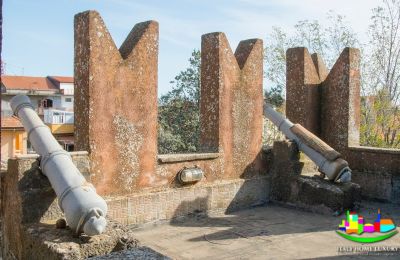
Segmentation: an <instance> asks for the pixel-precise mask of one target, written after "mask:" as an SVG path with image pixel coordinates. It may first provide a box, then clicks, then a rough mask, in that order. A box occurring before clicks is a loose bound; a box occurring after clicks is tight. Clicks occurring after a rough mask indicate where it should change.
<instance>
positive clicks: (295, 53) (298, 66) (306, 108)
mask: <svg viewBox="0 0 400 260" xmlns="http://www.w3.org/2000/svg"><path fill="white" fill-rule="evenodd" d="M286 57H287V58H286V59H287V62H286V66H287V69H286V115H287V117H288V118H289V120H291V121H292V122H293V123H298V124H301V125H302V126H304V127H305V128H307V129H308V130H309V131H311V132H312V133H314V134H316V135H319V133H320V121H319V117H320V84H321V78H320V76H319V72H320V73H321V76H322V77H324V75H323V73H325V72H324V70H323V66H325V65H322V64H323V61H322V59H321V58H320V57H319V58H318V59H317V58H314V59H312V57H311V55H310V53H309V52H308V50H307V48H304V47H298V48H290V49H288V50H287V52H286ZM314 60H315V61H314ZM314 62H318V63H317V64H318V67H317V66H316V65H315V64H314Z"/></svg>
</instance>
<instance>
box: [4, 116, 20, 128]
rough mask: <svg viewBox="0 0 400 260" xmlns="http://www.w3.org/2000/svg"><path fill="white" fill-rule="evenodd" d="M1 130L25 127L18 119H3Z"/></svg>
mask: <svg viewBox="0 0 400 260" xmlns="http://www.w3.org/2000/svg"><path fill="white" fill-rule="evenodd" d="M1 128H23V126H22V124H21V121H19V119H18V118H16V117H1Z"/></svg>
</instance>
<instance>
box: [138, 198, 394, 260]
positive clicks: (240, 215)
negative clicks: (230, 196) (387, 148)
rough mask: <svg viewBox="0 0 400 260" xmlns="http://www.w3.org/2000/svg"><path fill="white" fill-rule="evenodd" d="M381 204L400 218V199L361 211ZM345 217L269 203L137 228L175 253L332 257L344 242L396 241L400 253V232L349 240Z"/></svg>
mask: <svg viewBox="0 0 400 260" xmlns="http://www.w3.org/2000/svg"><path fill="white" fill-rule="evenodd" d="M378 208H380V209H381V213H382V218H392V219H393V220H394V222H395V223H396V225H398V224H399V223H400V206H399V205H393V204H384V203H377V202H363V204H362V206H361V208H360V210H359V211H358V213H359V214H360V215H362V216H364V217H365V218H366V222H367V223H372V222H373V221H374V220H375V219H376V213H377V210H378ZM344 218H345V214H342V215H340V216H330V215H320V214H314V213H310V212H304V211H300V210H296V209H292V208H286V207H282V206H278V205H275V204H268V205H266V206H264V207H256V208H252V209H247V210H242V211H239V212H236V213H234V214H230V215H225V214H223V213H214V214H210V215H207V216H205V215H194V216H190V217H185V218H181V219H176V220H174V221H172V222H169V223H164V224H158V225H152V226H147V227H144V228H138V229H136V230H135V233H136V236H137V238H138V239H139V240H140V241H141V243H142V244H143V245H145V246H148V247H150V248H152V249H154V250H155V251H158V252H159V253H161V254H164V255H166V256H168V257H170V258H173V259H309V258H327V259H331V258H338V257H343V254H341V253H339V252H338V249H339V247H346V248H348V247H356V249H362V248H364V249H365V247H369V246H373V247H375V246H385V247H395V249H397V250H399V253H397V255H394V256H393V255H392V256H391V258H393V259H399V257H400V234H397V235H395V236H393V237H392V238H389V239H388V240H385V241H382V242H378V243H374V244H360V243H356V242H352V241H348V240H346V239H344V238H342V237H340V236H339V235H337V234H336V232H335V230H337V227H338V224H339V223H340V222H341V220H342V219H344ZM398 230H400V228H398ZM380 254H381V255H382V254H383V253H382V252H380ZM367 257H368V256H367ZM375 257H376V256H375ZM347 258H351V259H360V258H363V259H364V258H366V256H365V255H364V256H360V255H354V254H353V255H350V256H349V255H348V256H347Z"/></svg>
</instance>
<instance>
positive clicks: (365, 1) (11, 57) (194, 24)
mask: <svg viewBox="0 0 400 260" xmlns="http://www.w3.org/2000/svg"><path fill="white" fill-rule="evenodd" d="M379 4H381V1H380V0H357V1H355V0H354V1H349V0H330V1H328V0H302V1H299V0H269V1H261V0H230V1H228V0H219V1H218V0H214V1H212V0H201V1H194V0H192V1H190V0H187V1H184V0H181V1H174V0H170V1H167V0H165V1H162V0H145V1H142V0H131V1H129V0H107V1H106V0H98V1H95V0H79V1H72V0H70V1H67V0H57V1H54V0H35V1H29V0H5V1H4V2H3V17H4V24H3V54H2V56H3V60H4V62H5V63H6V64H5V69H6V74H11V75H22V74H23V75H26V76H46V75H63V76H72V74H73V44H74V40H73V17H74V15H75V14H76V13H79V12H82V11H85V10H89V9H92V10H97V11H98V12H100V14H101V16H102V17H103V19H104V21H105V23H106V25H107V27H108V29H109V31H110V33H111V35H112V37H113V38H114V41H115V42H116V44H117V46H120V45H121V43H122V42H123V40H124V39H125V37H126V36H127V35H128V33H129V31H130V30H131V29H132V27H133V26H134V25H135V24H136V23H138V22H142V21H146V20H156V21H158V22H159V23H160V50H159V68H158V69H159V95H160V94H163V93H165V92H167V91H168V90H170V89H171V84H169V82H170V81H171V80H173V78H174V76H175V75H176V74H177V73H179V71H181V70H183V69H185V68H186V67H187V65H188V62H187V60H188V58H189V56H190V54H191V52H192V50H193V49H194V48H197V49H199V48H200V38H201V35H202V34H205V33H209V32H215V31H222V32H224V33H226V35H227V37H228V40H229V42H230V44H231V47H232V49H233V50H234V49H235V48H236V46H237V44H238V42H239V41H240V40H244V39H248V38H261V39H263V40H264V41H266V40H268V39H267V36H268V33H269V32H270V31H271V28H272V27H273V26H280V27H282V28H284V29H286V30H287V31H290V30H292V28H293V25H294V24H295V23H296V22H297V21H299V20H304V19H309V20H319V21H320V22H321V23H322V24H323V23H325V16H326V15H325V14H326V13H327V12H328V11H329V10H333V11H335V12H336V13H339V14H342V15H345V16H346V17H347V20H348V22H349V24H350V26H351V27H352V28H353V29H354V30H355V32H357V33H358V34H359V37H360V38H361V39H364V38H365V32H366V30H367V27H368V24H369V18H370V16H371V9H372V8H374V7H376V6H377V5H379Z"/></svg>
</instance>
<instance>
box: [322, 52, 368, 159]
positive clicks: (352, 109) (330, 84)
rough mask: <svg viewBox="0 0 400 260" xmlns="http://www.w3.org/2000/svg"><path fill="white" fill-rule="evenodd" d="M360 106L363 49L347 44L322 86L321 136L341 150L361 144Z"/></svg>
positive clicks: (341, 151)
mask: <svg viewBox="0 0 400 260" xmlns="http://www.w3.org/2000/svg"><path fill="white" fill-rule="evenodd" d="M360 108H361V107H360V51H359V50H358V49H354V48H345V49H344V50H343V52H342V53H341V54H340V56H339V58H338V59H337V61H336V63H335V65H333V68H332V69H331V71H330V72H329V75H328V77H327V78H326V80H325V81H324V82H323V83H322V88H321V130H322V131H321V137H322V139H323V140H324V141H325V142H326V143H327V144H329V145H330V146H332V147H333V148H334V149H335V150H337V151H338V152H340V153H343V152H344V151H345V150H346V148H347V147H348V146H349V145H359V140H360V132H359V128H360Z"/></svg>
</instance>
